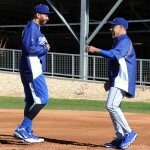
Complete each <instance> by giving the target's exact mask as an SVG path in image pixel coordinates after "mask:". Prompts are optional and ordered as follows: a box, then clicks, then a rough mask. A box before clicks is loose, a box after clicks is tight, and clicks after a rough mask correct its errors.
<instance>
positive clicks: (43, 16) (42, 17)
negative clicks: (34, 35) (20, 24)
mask: <svg viewBox="0 0 150 150" xmlns="http://www.w3.org/2000/svg"><path fill="white" fill-rule="evenodd" d="M48 20H49V17H48V15H47V14H40V15H39V23H40V25H41V26H45V24H46V23H47V21H48Z"/></svg>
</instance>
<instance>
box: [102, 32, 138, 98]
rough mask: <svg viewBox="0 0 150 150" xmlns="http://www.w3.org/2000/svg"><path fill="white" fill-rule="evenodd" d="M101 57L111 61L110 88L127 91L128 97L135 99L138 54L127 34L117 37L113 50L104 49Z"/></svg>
mask: <svg viewBox="0 0 150 150" xmlns="http://www.w3.org/2000/svg"><path fill="white" fill-rule="evenodd" d="M99 55H101V56H103V57H105V58H108V59H109V68H108V69H109V82H110V86H113V87H117V88H120V89H122V90H124V91H126V96H127V97H134V95H135V81H136V54H135V51H134V48H133V45H132V42H131V40H130V38H129V37H128V36H127V34H123V35H121V36H119V37H117V38H116V39H115V44H114V46H113V48H112V49H110V50H109V51H107V50H103V49H102V50H100V52H99Z"/></svg>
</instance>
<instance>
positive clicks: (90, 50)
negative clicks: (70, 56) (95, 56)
mask: <svg viewBox="0 0 150 150" xmlns="http://www.w3.org/2000/svg"><path fill="white" fill-rule="evenodd" d="M85 51H86V52H89V53H99V51H100V49H98V48H96V47H94V46H87V47H86V48H85Z"/></svg>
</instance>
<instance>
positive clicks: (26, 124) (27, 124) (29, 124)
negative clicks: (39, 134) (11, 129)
mask: <svg viewBox="0 0 150 150" xmlns="http://www.w3.org/2000/svg"><path fill="white" fill-rule="evenodd" d="M19 128H25V129H26V130H28V132H31V131H32V120H30V119H29V118H28V117H25V118H24V120H23V122H22V124H21V125H20V127H19Z"/></svg>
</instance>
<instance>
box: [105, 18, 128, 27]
mask: <svg viewBox="0 0 150 150" xmlns="http://www.w3.org/2000/svg"><path fill="white" fill-rule="evenodd" d="M107 23H109V24H111V25H121V26H123V27H124V28H125V29H128V21H127V20H125V19H124V18H115V19H114V20H113V21H108V22H107Z"/></svg>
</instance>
